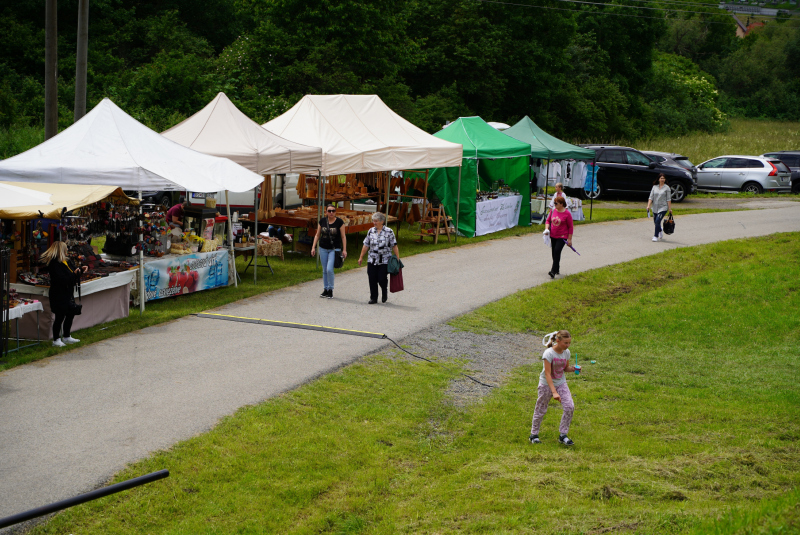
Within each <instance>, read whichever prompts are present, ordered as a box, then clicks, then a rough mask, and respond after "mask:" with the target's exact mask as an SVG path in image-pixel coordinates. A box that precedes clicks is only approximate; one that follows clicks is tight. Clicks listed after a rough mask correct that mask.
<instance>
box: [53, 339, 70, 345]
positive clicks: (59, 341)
mask: <svg viewBox="0 0 800 535" xmlns="http://www.w3.org/2000/svg"><path fill="white" fill-rule="evenodd" d="M65 345H67V344H65V343H64V342H62V341H61V338H56V339H55V340H53V347H64V346H65Z"/></svg>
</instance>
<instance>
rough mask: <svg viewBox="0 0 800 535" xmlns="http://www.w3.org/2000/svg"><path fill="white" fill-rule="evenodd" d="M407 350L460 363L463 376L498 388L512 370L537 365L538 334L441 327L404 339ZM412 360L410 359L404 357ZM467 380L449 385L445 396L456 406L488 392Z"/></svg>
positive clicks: (462, 405)
mask: <svg viewBox="0 0 800 535" xmlns="http://www.w3.org/2000/svg"><path fill="white" fill-rule="evenodd" d="M401 345H403V346H404V347H405V348H406V349H408V351H410V352H412V353H414V354H415V355H419V356H420V357H425V358H428V359H431V360H438V361H443V360H444V361H457V362H459V363H464V364H463V365H464V368H465V370H466V373H467V374H469V375H471V376H472V377H474V378H475V379H477V380H478V381H480V382H481V383H485V384H488V385H493V386H496V385H500V384H502V383H503V381H504V380H505V378H506V377H507V376H508V374H509V373H510V372H511V370H513V369H514V368H517V367H519V366H522V365H525V364H534V363H539V362H541V356H542V351H544V347H543V346H542V337H541V335H539V336H535V335H531V334H508V333H490V334H476V333H472V332H468V331H457V330H455V329H454V328H453V327H451V326H450V325H446V324H442V325H437V326H435V327H431V328H430V329H426V330H424V331H421V332H419V333H417V334H415V335H413V336H410V337H408V338H405V339H404V340H403V341H402V342H401ZM408 358H413V357H410V356H409V357H408ZM491 390H492V389H491V387H488V386H483V385H481V384H478V383H476V382H475V381H473V380H471V379H468V378H467V377H461V378H459V379H456V380H454V381H452V382H451V383H450V386H449V387H448V389H447V397H448V398H449V399H450V400H451V402H452V403H453V404H454V405H455V406H457V407H465V406H467V405H469V404H471V403H475V402H479V401H480V400H481V399H482V398H483V397H484V396H485V395H486V394H488V393H489V392H490V391H491Z"/></svg>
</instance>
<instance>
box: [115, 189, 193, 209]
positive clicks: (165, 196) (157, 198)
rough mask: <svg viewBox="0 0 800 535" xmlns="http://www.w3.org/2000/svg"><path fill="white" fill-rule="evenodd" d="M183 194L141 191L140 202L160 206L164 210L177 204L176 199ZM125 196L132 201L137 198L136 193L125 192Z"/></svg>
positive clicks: (137, 194) (177, 192)
mask: <svg viewBox="0 0 800 535" xmlns="http://www.w3.org/2000/svg"><path fill="white" fill-rule="evenodd" d="M183 194H184V193H183V192H179V191H143V192H142V202H145V203H150V204H160V205H162V206H164V207H166V208H172V207H173V206H174V205H176V204H178V198H179V197H180V196H181V195H183ZM125 195H127V196H128V197H133V198H134V199H138V198H139V192H138V191H125Z"/></svg>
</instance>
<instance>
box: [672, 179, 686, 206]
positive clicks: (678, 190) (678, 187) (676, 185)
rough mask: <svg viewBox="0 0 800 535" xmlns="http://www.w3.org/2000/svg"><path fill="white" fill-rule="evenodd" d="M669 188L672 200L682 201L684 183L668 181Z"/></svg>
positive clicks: (684, 189)
mask: <svg viewBox="0 0 800 535" xmlns="http://www.w3.org/2000/svg"><path fill="white" fill-rule="evenodd" d="M669 189H671V190H672V202H683V200H684V199H685V198H686V185H684V183H683V182H670V183H669Z"/></svg>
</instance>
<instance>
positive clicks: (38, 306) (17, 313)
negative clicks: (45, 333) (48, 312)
mask: <svg viewBox="0 0 800 535" xmlns="http://www.w3.org/2000/svg"><path fill="white" fill-rule="evenodd" d="M42 310H44V308H43V307H42V303H41V302H39V301H37V302H36V303H28V304H25V305H17V306H15V307H14V308H11V309H9V311H8V319H6V316H5V310H4V311H3V321H11V320H14V321H15V322H16V326H17V347H15V348H14V349H10V348H9V350H8V351H9V352H11V351H19V350H20V349H24V348H26V347H30V346H33V345H37V344H38V343H39V342H41V341H42V339H41V338H40V337H39V328H38V327H39V312H41V311H42ZM28 312H36V327H37V328H36V344H27V345H24V346H20V345H19V340H20V338H19V320H20V318H22V317H23V316H25V314H27V313H28Z"/></svg>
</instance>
